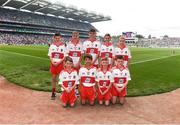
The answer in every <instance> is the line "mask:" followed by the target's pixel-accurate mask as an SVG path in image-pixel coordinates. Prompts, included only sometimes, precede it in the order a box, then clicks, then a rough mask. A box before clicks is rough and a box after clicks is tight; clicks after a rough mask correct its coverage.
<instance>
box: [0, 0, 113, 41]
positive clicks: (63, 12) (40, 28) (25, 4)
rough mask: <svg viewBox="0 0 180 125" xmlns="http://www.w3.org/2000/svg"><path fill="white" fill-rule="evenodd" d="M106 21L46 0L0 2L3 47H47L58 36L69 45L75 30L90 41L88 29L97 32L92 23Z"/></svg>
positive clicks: (99, 16) (92, 14)
mask: <svg viewBox="0 0 180 125" xmlns="http://www.w3.org/2000/svg"><path fill="white" fill-rule="evenodd" d="M107 20H111V19H110V17H108V16H107V17H105V16H103V15H98V14H96V13H89V12H87V11H86V10H78V9H76V8H75V7H66V6H65V5H63V4H60V3H59V4H52V3H50V2H48V1H45V0H1V1H0V35H1V36H0V40H1V41H0V43H1V44H2V43H4V44H45V43H47V42H50V41H51V39H52V36H53V34H54V33H55V32H60V33H61V34H62V36H63V37H64V40H65V41H68V39H69V38H70V37H71V33H72V31H75V30H76V31H79V32H80V38H81V39H82V40H83V39H86V38H87V37H88V31H89V29H92V28H94V29H96V28H95V27H94V26H92V25H91V23H92V22H99V21H107Z"/></svg>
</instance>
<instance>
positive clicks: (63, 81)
mask: <svg viewBox="0 0 180 125" xmlns="http://www.w3.org/2000/svg"><path fill="white" fill-rule="evenodd" d="M64 62H65V69H64V70H62V71H61V73H60V75H59V84H60V85H61V87H62V89H63V92H62V95H61V97H60V100H61V101H62V103H63V106H64V107H66V106H67V104H69V105H70V106H71V107H74V104H75V101H76V96H75V86H76V85H77V84H78V74H77V71H76V70H75V69H74V68H73V60H72V58H71V57H66V58H65V60H64Z"/></svg>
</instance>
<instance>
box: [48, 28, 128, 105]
mask: <svg viewBox="0 0 180 125" xmlns="http://www.w3.org/2000/svg"><path fill="white" fill-rule="evenodd" d="M61 38H62V36H61V34H60V33H56V34H55V35H54V41H53V43H52V44H51V45H50V47H49V52H48V56H49V57H50V62H51V63H50V72H51V74H52V96H51V99H53V100H54V99H55V97H56V84H57V82H58V78H59V84H60V85H61V88H62V89H63V92H62V95H61V100H62V102H63V106H67V104H70V106H74V103H75V100H76V95H75V90H76V89H77V88H76V87H77V84H79V90H80V97H81V103H82V104H85V103H86V100H88V101H89V103H90V105H94V101H95V97H96V93H97V98H98V100H99V103H100V104H103V101H105V105H109V103H110V99H112V103H113V104H115V103H116V99H117V98H119V100H120V103H121V104H124V102H125V96H126V86H127V84H128V81H129V80H130V79H131V78H130V74H129V70H128V64H129V60H130V58H131V54H130V50H129V49H128V48H127V47H126V45H125V38H124V37H123V36H121V37H120V38H119V42H118V44H117V46H116V47H114V46H113V44H112V43H111V36H110V34H105V36H104V42H103V43H102V45H101V43H100V42H99V41H97V40H96V30H94V29H91V30H90V31H89V39H87V40H86V41H84V42H83V44H81V43H80V41H79V32H76V31H75V32H73V33H72V38H71V40H70V42H69V43H67V46H65V45H64V44H63V42H62V41H61ZM83 57H84V62H85V65H84V66H82V65H81V64H82V60H83ZM75 88H76V89H75Z"/></svg>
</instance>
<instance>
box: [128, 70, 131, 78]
mask: <svg viewBox="0 0 180 125" xmlns="http://www.w3.org/2000/svg"><path fill="white" fill-rule="evenodd" d="M127 80H128V81H130V80H131V76H130V72H129V69H127Z"/></svg>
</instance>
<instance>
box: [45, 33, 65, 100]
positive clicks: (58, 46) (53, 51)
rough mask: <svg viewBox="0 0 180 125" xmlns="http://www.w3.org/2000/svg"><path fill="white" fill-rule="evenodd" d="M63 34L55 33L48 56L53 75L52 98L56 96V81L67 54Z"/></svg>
mask: <svg viewBox="0 0 180 125" xmlns="http://www.w3.org/2000/svg"><path fill="white" fill-rule="evenodd" d="M61 38H62V37H61V34H60V33H56V34H55V35H54V41H53V43H52V44H51V45H50V47H49V52H48V56H49V58H50V72H51V75H52V95H51V99H52V100H54V99H55V97H56V83H57V77H58V75H59V73H60V72H61V71H62V70H63V68H64V66H63V60H64V57H65V56H66V47H65V45H64V44H63V43H62V42H61Z"/></svg>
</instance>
